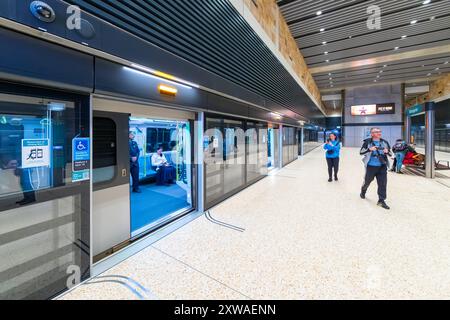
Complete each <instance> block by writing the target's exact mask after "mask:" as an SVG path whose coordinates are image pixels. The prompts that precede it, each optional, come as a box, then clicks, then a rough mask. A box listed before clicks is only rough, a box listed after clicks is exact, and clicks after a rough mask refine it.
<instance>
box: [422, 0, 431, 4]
mask: <svg viewBox="0 0 450 320" xmlns="http://www.w3.org/2000/svg"><path fill="white" fill-rule="evenodd" d="M430 2H431V0H425V1H424V2H423V4H429V3H430Z"/></svg>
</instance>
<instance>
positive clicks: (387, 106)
mask: <svg viewBox="0 0 450 320" xmlns="http://www.w3.org/2000/svg"><path fill="white" fill-rule="evenodd" d="M377 114H395V103H384V104H377Z"/></svg>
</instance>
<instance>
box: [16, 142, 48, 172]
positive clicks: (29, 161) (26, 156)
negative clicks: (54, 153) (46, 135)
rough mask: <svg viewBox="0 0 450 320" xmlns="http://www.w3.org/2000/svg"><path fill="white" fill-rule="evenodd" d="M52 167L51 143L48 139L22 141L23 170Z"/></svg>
mask: <svg viewBox="0 0 450 320" xmlns="http://www.w3.org/2000/svg"><path fill="white" fill-rule="evenodd" d="M49 166H50V142H49V140H48V139H23V140H22V168H23V169H28V168H37V167H49Z"/></svg>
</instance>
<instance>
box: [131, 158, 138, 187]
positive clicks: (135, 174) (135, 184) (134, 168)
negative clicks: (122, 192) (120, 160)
mask: <svg viewBox="0 0 450 320" xmlns="http://www.w3.org/2000/svg"><path fill="white" fill-rule="evenodd" d="M130 174H131V180H132V182H133V185H132V188H133V190H134V191H136V190H139V164H137V163H131V164H130Z"/></svg>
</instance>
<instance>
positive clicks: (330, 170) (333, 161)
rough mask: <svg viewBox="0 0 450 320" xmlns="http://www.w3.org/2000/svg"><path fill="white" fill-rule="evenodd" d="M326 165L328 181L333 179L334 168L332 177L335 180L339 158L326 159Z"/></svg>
mask: <svg viewBox="0 0 450 320" xmlns="http://www.w3.org/2000/svg"><path fill="white" fill-rule="evenodd" d="M327 163H328V176H329V177H330V179H331V178H332V177H333V168H334V177H335V178H337V175H338V172H339V158H327Z"/></svg>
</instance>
